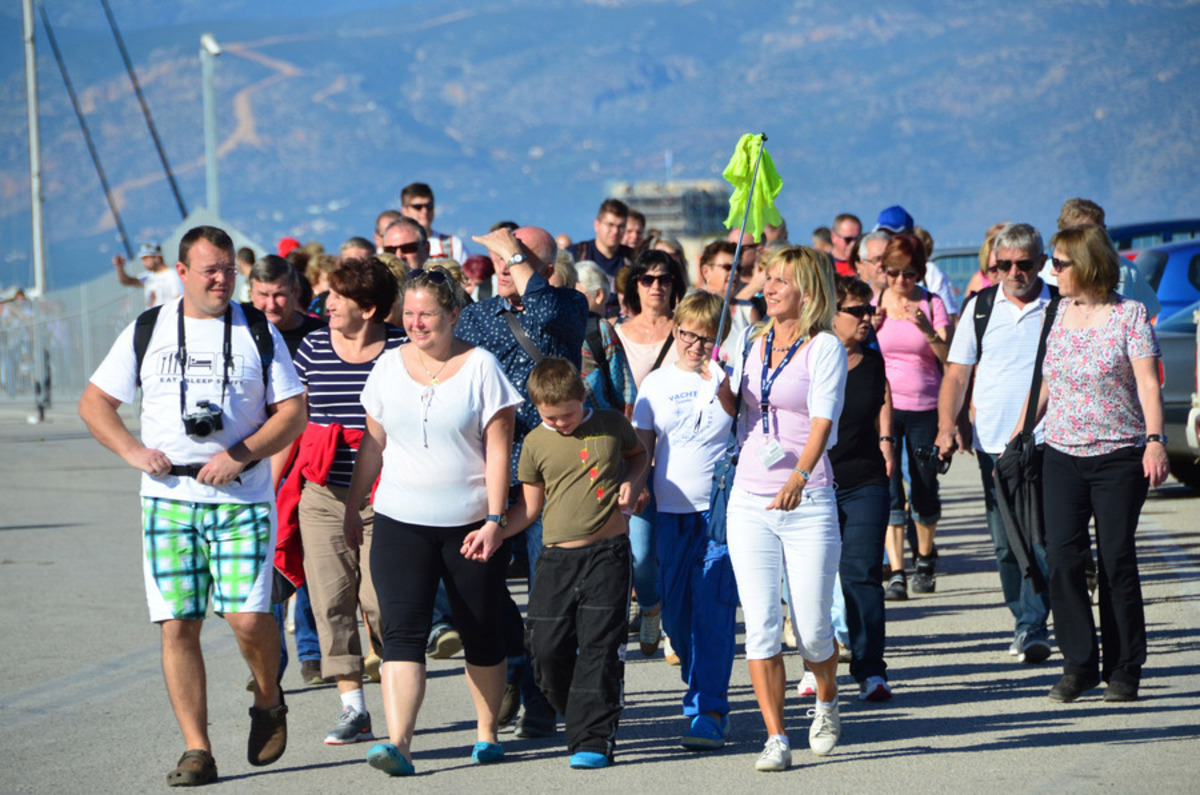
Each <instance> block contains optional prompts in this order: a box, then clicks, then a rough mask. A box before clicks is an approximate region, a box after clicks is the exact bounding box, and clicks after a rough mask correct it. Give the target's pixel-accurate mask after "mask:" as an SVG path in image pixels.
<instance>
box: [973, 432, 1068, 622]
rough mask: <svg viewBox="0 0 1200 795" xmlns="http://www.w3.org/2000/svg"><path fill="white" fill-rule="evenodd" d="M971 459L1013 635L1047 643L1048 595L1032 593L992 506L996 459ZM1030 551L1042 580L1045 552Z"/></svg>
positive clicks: (982, 456) (1037, 546) (1036, 547)
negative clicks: (976, 464)
mask: <svg viewBox="0 0 1200 795" xmlns="http://www.w3.org/2000/svg"><path fill="white" fill-rule="evenodd" d="M975 457H976V458H978V459H979V476H980V479H981V480H982V481H983V504H984V510H985V511H986V513H987V524H988V530H989V531H990V532H991V534H992V546H993V547H995V550H996V568H997V569H998V570H999V572H1000V590H1001V591H1002V592H1003V593H1004V603H1005V604H1006V605H1008V609H1009V611H1011V612H1012V614H1013V618H1015V619H1016V620H1017V634H1021V633H1022V632H1023V633H1025V634H1026V637H1028V638H1040V639H1041V640H1049V639H1050V630H1048V629H1047V628H1046V620H1047V619H1048V618H1049V617H1050V592H1049V590H1046V591H1043V592H1042V593H1040V594H1037V593H1034V592H1033V585H1032V584H1031V583H1030V581H1029V580H1028V579H1026V577H1025V575H1024V573H1023V572H1022V571H1021V567H1020V566H1019V565H1018V564H1017V557H1016V555H1014V554H1013V551H1012V546H1011V545H1010V544H1009V543H1008V534H1006V533H1005V532H1004V520H1003V519H1001V518H1000V509H999V508H998V507H997V506H996V481H995V479H994V477H993V474H994V472H995V469H996V459H997V458H999V456H995V455H991V454H990V453H985V452H983V451H982V450H978V451H976V453H975ZM1033 551H1034V559H1035V560H1036V561H1037V565H1038V568H1039V569H1041V571H1042V576H1043V577H1045V576H1046V575H1047V570H1046V548H1045V547H1044V546H1042V545H1041V544H1035V545H1034V547H1033Z"/></svg>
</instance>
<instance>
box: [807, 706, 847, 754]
mask: <svg viewBox="0 0 1200 795" xmlns="http://www.w3.org/2000/svg"><path fill="white" fill-rule="evenodd" d="M808 716H809V717H810V718H812V719H813V722H812V726H811V727H810V728H809V730H808V747H809V748H811V749H812V752H813V753H814V754H816V755H817V756H827V755H828V754H829V752H831V751H832V750H833V747H834V746H835V745H837V743H838V739H839V738H841V736H842V718H841V715H839V714H838V706H837V704H834V705H833V706H832V707H830V708H826V707H814V708H812V709H810V710H809V711H808Z"/></svg>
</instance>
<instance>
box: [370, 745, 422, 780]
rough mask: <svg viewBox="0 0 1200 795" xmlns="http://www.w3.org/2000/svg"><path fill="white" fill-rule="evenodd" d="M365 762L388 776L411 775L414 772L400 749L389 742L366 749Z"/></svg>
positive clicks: (410, 763)
mask: <svg viewBox="0 0 1200 795" xmlns="http://www.w3.org/2000/svg"><path fill="white" fill-rule="evenodd" d="M367 764H369V765H370V766H371V767H373V768H375V769H376V770H382V771H383V772H384V773H387V774H388V775H389V776H411V775H412V774H413V773H414V772H416V771H415V770H414V769H413V764H412V762H410V761H408V760H407V759H405V758H404V754H402V753H400V749H399V748H397V747H396V746H394V745H392V744H391V743H379V744H378V745H374V746H371V750H370V751H367Z"/></svg>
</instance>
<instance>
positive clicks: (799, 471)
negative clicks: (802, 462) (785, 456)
mask: <svg viewBox="0 0 1200 795" xmlns="http://www.w3.org/2000/svg"><path fill="white" fill-rule="evenodd" d="M792 471H793V472H795V473H796V474H798V475H803V476H804V482H805V483H807V482H808V481H810V480H812V473H811V472H809V471H808V470H806V469H801V468H800V467H792Z"/></svg>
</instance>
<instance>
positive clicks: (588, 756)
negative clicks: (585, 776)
mask: <svg viewBox="0 0 1200 795" xmlns="http://www.w3.org/2000/svg"><path fill="white" fill-rule="evenodd" d="M570 764H571V767H572V768H574V769H575V770H598V769H599V768H602V767H608V766H609V765H611V764H612V762H611V761H610V760H609V758H608V757H607V756H605V755H604V754H598V753H596V752H595V751H579V752H578V753H574V754H571V760H570Z"/></svg>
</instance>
